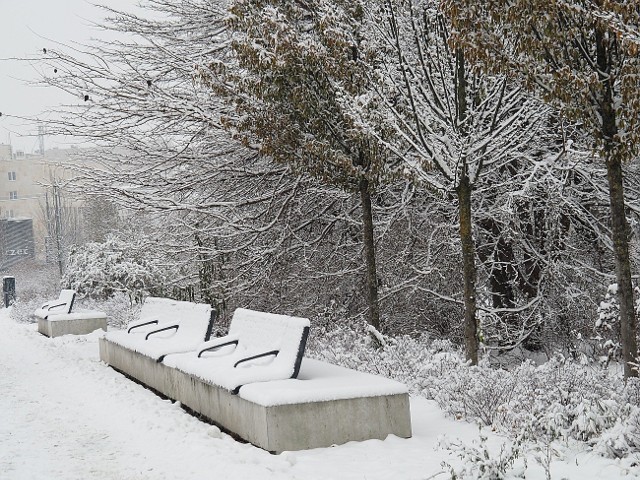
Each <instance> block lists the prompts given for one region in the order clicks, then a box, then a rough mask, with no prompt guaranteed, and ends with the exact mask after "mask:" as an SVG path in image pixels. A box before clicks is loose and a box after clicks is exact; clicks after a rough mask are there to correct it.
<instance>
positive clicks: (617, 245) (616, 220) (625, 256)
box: [607, 154, 638, 378]
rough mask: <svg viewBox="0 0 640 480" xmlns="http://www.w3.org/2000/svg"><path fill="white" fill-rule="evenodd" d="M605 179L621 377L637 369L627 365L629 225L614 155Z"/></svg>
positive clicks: (632, 320)
mask: <svg viewBox="0 0 640 480" xmlns="http://www.w3.org/2000/svg"><path fill="white" fill-rule="evenodd" d="M607 179H608V180H609V201H610V204H611V226H612V233H613V253H614V255H615V261H616V277H617V281H618V300H619V302H620V343H621V344H622V360H623V361H624V376H625V378H629V377H637V376H638V372H637V371H636V370H633V369H632V365H631V362H636V356H637V355H638V345H637V342H636V315H635V311H634V308H633V287H632V285H631V262H630V261H629V226H628V224H627V218H626V216H625V211H624V188H623V184H622V162H621V161H620V158H619V157H618V156H617V155H615V154H613V155H611V156H610V157H609V158H607Z"/></svg>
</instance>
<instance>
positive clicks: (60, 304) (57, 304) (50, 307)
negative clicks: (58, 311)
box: [42, 302, 67, 310]
mask: <svg viewBox="0 0 640 480" xmlns="http://www.w3.org/2000/svg"><path fill="white" fill-rule="evenodd" d="M66 304H67V302H62V303H56V304H55V305H49V306H48V307H47V310H51V309H52V308H56V307H63V306H65V305H66ZM42 308H44V307H42Z"/></svg>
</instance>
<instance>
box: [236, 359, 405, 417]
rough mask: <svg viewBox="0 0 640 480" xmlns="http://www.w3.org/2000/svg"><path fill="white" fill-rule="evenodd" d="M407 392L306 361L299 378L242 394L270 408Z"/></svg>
mask: <svg viewBox="0 0 640 480" xmlns="http://www.w3.org/2000/svg"><path fill="white" fill-rule="evenodd" d="M406 393H408V389H407V386H406V385H404V384H402V383H400V382H397V381H395V380H391V379H389V378H386V377H381V376H379V375H371V374H369V373H362V372H358V371H356V370H352V369H350V368H344V367H340V366H338V365H333V364H330V363H326V362H321V361H318V360H313V359H311V358H304V359H303V360H302V366H301V368H300V373H299V375H298V377H297V378H296V379H289V380H279V381H274V382H263V383H252V384H248V385H245V386H244V387H243V388H242V389H241V390H240V393H239V395H240V396H241V397H242V398H244V399H246V400H249V401H250V402H253V403H257V404H258V405H264V406H265V407H271V406H276V405H289V404H293V403H313V402H328V401H333V400H344V399H352V398H360V397H379V396H387V395H402V394H406Z"/></svg>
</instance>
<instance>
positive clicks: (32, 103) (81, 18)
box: [0, 0, 138, 153]
mask: <svg viewBox="0 0 640 480" xmlns="http://www.w3.org/2000/svg"><path fill="white" fill-rule="evenodd" d="M93 3H98V4H105V5H108V6H109V7H112V8H115V9H117V10H125V11H131V10H134V9H135V6H136V5H137V3H138V0H94V2H93ZM103 16H104V12H103V10H101V9H100V8H98V7H95V6H94V5H92V4H91V3H89V2H88V1H86V0H0V112H2V114H3V115H2V117H0V143H4V144H6V143H9V139H10V141H11V144H12V145H13V147H14V151H15V150H23V151H25V152H27V153H31V152H33V151H35V150H36V149H37V148H38V142H37V138H36V137H34V136H29V135H34V134H36V133H37V127H35V126H33V125H29V124H26V122H24V121H22V120H19V119H16V118H12V116H15V117H29V118H32V117H37V118H39V119H40V120H42V121H46V118H47V115H46V113H45V112H46V111H47V110H48V109H50V108H52V107H55V106H57V105H59V104H61V103H65V102H69V97H68V96H66V95H65V94H63V93H61V92H59V91H56V90H54V89H50V88H43V87H36V86H33V85H29V82H33V81H36V80H37V79H38V73H37V71H36V69H35V68H34V66H32V65H29V63H28V62H24V61H22V62H21V61H18V60H14V59H17V58H23V59H24V58H29V57H31V58H34V57H35V56H36V55H37V54H38V53H39V52H42V49H43V48H45V47H47V46H49V45H51V46H54V45H55V42H60V43H64V44H71V43H73V42H76V43H81V44H86V43H88V42H89V41H90V39H91V38H95V37H99V36H100V31H99V30H98V29H96V28H95V27H93V26H92V23H94V22H99V21H101V19H102V18H103ZM68 145H69V143H68V141H67V143H65V140H64V139H56V138H52V137H51V138H50V137H45V148H46V149H49V148H52V147H55V146H60V147H63V146H68Z"/></svg>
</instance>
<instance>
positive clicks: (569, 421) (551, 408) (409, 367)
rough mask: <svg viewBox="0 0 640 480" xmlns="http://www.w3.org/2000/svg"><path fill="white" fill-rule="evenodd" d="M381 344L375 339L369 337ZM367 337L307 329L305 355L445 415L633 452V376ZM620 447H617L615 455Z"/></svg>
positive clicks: (638, 398)
mask: <svg viewBox="0 0 640 480" xmlns="http://www.w3.org/2000/svg"><path fill="white" fill-rule="evenodd" d="M377 343H381V342H377ZM382 343H383V344H382V346H381V347H376V346H375V345H374V344H373V342H371V336H370V334H369V332H368V330H367V328H366V326H357V327H355V328H352V327H348V326H344V327H336V328H333V329H330V328H328V327H327V326H325V328H322V329H320V331H317V330H316V331H314V329H312V336H311V338H310V340H309V344H308V347H307V354H308V355H309V356H312V357H315V358H319V359H321V360H326V361H329V362H332V363H337V364H340V365H343V366H346V367H349V368H354V369H356V370H360V371H364V372H368V373H374V374H380V375H384V376H387V377H390V378H394V379H396V380H398V381H401V382H403V383H405V384H406V385H407V386H408V387H409V391H410V392H411V393H412V394H413V395H422V396H424V397H426V398H429V399H433V400H435V401H436V402H437V403H438V405H439V406H440V407H441V408H442V409H443V410H444V411H445V412H448V413H449V414H450V415H452V416H454V417H455V418H459V419H466V420H468V421H478V422H480V423H481V424H483V425H486V426H489V427H491V428H493V429H496V430H500V431H502V432H504V433H507V434H509V435H510V436H511V437H512V438H518V437H519V436H523V438H526V439H528V440H530V441H533V442H542V443H543V444H548V443H549V442H553V441H554V440H556V439H562V440H567V439H574V440H578V441H583V442H587V443H588V444H590V445H598V446H599V449H600V450H601V451H602V452H607V451H608V452H609V454H611V455H617V456H620V455H628V454H630V453H633V452H636V453H640V446H639V443H638V441H637V440H638V439H639V438H640V425H639V422H640V417H639V416H638V414H637V410H638V409H639V408H640V382H635V381H634V380H633V379H632V380H629V381H628V382H627V384H626V385H625V383H624V382H623V381H622V378H621V377H620V376H619V375H616V374H612V373H611V372H609V371H608V370H605V369H602V368H600V367H592V366H588V365H582V364H580V363H577V362H575V361H573V360H567V359H566V358H564V357H562V356H557V357H555V358H552V359H551V360H550V361H548V362H545V363H543V364H542V365H535V364H534V363H532V362H524V363H521V364H518V365H516V366H513V367H512V368H510V369H505V368H501V369H496V368H493V367H491V366H490V365H489V364H488V363H487V362H481V364H480V365H479V366H474V367H471V366H469V365H468V364H467V363H466V361H465V360H464V357H463V355H462V353H461V352H460V351H459V350H456V349H455V348H454V347H453V346H452V345H451V343H449V342H447V341H442V340H434V339H431V338H429V337H428V336H426V335H424V336H421V337H418V338H415V337H409V336H403V337H396V338H390V337H384V342H382ZM615 452H622V453H615Z"/></svg>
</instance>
